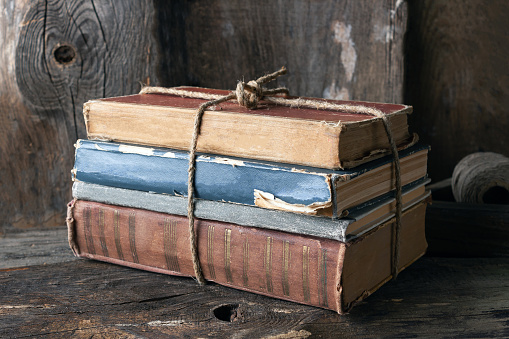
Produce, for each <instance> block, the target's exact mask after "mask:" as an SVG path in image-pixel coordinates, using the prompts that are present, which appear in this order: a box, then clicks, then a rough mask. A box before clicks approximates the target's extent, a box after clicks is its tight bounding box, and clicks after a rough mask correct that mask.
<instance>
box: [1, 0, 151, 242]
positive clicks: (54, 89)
mask: <svg viewBox="0 0 509 339" xmlns="http://www.w3.org/2000/svg"><path fill="white" fill-rule="evenodd" d="M0 7H1V8H2V9H3V10H2V11H0V45H1V46H2V50H1V51H0V129H1V133H0V159H2V161H1V162H0V181H1V187H2V189H1V190H0V233H2V231H3V229H6V228H9V227H12V226H14V227H29V226H34V225H37V226H55V225H62V224H63V223H64V217H65V204H66V203H67V201H68V200H69V199H70V185H71V182H70V174H69V171H70V169H71V168H72V165H73V154H74V148H73V143H74V142H75V140H76V139H77V138H78V137H85V136H86V135H85V125H84V122H83V116H82V104H83V102H84V101H86V100H89V99H92V98H99V97H104V96H113V95H123V94H129V93H134V92H137V91H138V90H139V88H140V84H139V82H140V81H143V82H147V83H148V82H149V81H150V82H152V83H156V84H157V77H156V67H157V65H158V63H159V61H158V50H157V44H156V42H155V41H156V36H155V35H153V34H152V29H153V26H154V25H155V13H154V12H155V10H154V7H153V3H152V2H151V1H150V0H146V1H136V2H132V1H129V2H102V1H100V2H97V1H95V2H94V1H91V0H88V1H60V0H52V1H42V0H39V1H21V0H0Z"/></svg>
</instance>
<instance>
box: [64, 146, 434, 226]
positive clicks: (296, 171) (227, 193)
mask: <svg viewBox="0 0 509 339" xmlns="http://www.w3.org/2000/svg"><path fill="white" fill-rule="evenodd" d="M427 153H428V148H427V147H424V146H417V145H416V146H413V147H411V148H409V149H406V150H404V151H402V152H401V179H402V184H403V185H407V184H409V183H411V182H414V181H416V180H418V179H420V178H423V177H425V176H426V172H427V170H426V165H427ZM187 169H188V153H187V152H185V151H178V150H174V149H162V148H150V147H142V146H135V145H131V144H119V143H112V142H101V141H89V140H78V142H77V144H76V158H75V165H74V169H73V179H74V180H75V181H82V182H88V183H93V184H99V185H104V186H111V187H118V188H125V189H131V190H138V191H145V192H154V193H161V194H169V195H176V196H184V195H186V194H187V177H188V174H187ZM394 185H395V179H394V174H393V170H392V157H391V156H386V157H384V158H381V159H377V160H374V161H372V162H370V163H367V164H364V165H361V166H358V167H356V168H355V169H351V170H328V169H320V168H311V167H303V166H298V165H287V164H278V163H269V162H259V161H258V162H257V161H254V160H248V159H243V158H233V157H217V156H213V155H207V154H202V155H200V156H198V157H197V159H196V179H195V196H196V198H200V199H204V200H217V201H226V202H231V203H239V204H246V205H256V206H259V207H264V208H270V209H279V210H284V211H291V212H298V213H304V214H310V215H326V216H332V217H340V216H342V215H345V214H346V211H347V210H348V209H349V208H351V207H354V206H356V205H359V204H361V203H363V202H366V201H368V200H371V199H373V198H376V197H378V196H381V195H383V194H385V193H387V192H390V191H391V190H394Z"/></svg>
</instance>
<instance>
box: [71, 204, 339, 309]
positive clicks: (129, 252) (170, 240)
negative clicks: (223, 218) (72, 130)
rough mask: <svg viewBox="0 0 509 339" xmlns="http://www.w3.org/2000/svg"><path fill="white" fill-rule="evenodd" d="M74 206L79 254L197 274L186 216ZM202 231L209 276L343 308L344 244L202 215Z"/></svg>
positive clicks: (199, 229)
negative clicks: (205, 218) (209, 218)
mask: <svg viewBox="0 0 509 339" xmlns="http://www.w3.org/2000/svg"><path fill="white" fill-rule="evenodd" d="M69 209H70V216H71V218H70V219H69V220H71V221H72V222H71V223H70V225H69V226H70V230H69V231H70V233H69V234H70V241H71V243H72V245H71V247H72V248H73V249H74V250H75V252H76V254H77V255H78V256H81V257H86V258H90V259H96V260H102V261H107V262H111V263H115V264H120V265H125V266H129V267H134V268H139V269H143V270H148V271H154V272H159V273H166V274H171V275H181V276H193V275H194V270H193V264H192V260H191V250H190V246H189V234H188V221H187V218H186V217H182V216H176V215H170V214H164V213H158V212H153V211H147V210H141V209H133V208H126V207H120V206H113V205H107V204H101V203H96V202H89V201H82V200H79V201H73V202H72V203H71V204H70V207H69ZM195 230H196V237H197V245H198V251H199V260H200V263H201V266H202V270H203V274H204V277H205V279H207V280H210V281H214V282H217V283H219V284H222V285H225V286H229V287H233V288H236V289H241V290H246V291H250V292H254V293H258V294H263V295H267V296H271V297H276V298H280V299H285V300H290V301H294V302H298V303H303V304H308V305H313V306H318V307H322V308H327V309H332V310H335V311H337V312H340V313H341V312H342V309H341V299H340V294H341V286H340V277H341V270H342V268H343V260H344V255H345V250H346V246H345V244H344V243H341V242H338V241H334V240H328V239H321V238H316V237H309V236H300V235H297V234H289V233H284V232H278V231H271V230H266V229H259V228H253V227H244V226H238V225H234V224H228V223H223V222H217V221H209V220H198V219H197V220H196V223H195Z"/></svg>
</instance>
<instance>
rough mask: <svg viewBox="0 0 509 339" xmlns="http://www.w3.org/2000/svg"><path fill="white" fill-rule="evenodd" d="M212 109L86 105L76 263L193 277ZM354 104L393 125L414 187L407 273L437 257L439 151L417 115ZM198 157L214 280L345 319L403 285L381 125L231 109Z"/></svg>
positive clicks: (404, 240) (286, 111)
mask: <svg viewBox="0 0 509 339" xmlns="http://www.w3.org/2000/svg"><path fill="white" fill-rule="evenodd" d="M185 89H186V90H188V91H197V92H206V93H213V94H221V95H224V94H227V93H228V92H226V91H220V90H210V89H200V88H185ZM317 100H323V99H317ZM203 102H206V100H202V99H192V98H185V97H180V96H172V95H163V94H137V95H131V96H124V97H116V98H106V99H99V100H92V101H89V102H87V103H86V104H85V105H84V116H85V122H86V127H87V133H88V140H78V142H77V144H76V158H75V166H74V168H73V170H72V174H73V181H74V183H73V188H72V192H73V197H74V200H73V201H72V202H71V203H70V204H69V210H68V213H69V218H68V226H69V236H70V243H71V247H72V248H73V250H74V252H75V254H76V255H78V256H80V257H85V258H91V259H96V260H102V261H107V262H111V263H115V264H120V265H125V266H129V267H134V268H139V269H143V270H148V271H154V272H160V273H166V274H171V275H181V276H193V275H194V270H193V263H192V254H191V250H190V243H189V229H188V219H187V212H188V211H187V208H188V207H187V180H188V172H187V171H188V162H189V153H188V151H186V149H187V148H188V147H189V144H190V140H191V137H192V133H193V124H194V117H195V113H196V110H197V108H198V107H199V106H200V105H201V104H202V103H203ZM331 102H334V103H345V102H337V101H331ZM346 103H347V104H350V105H363V106H368V107H374V108H376V109H379V110H381V111H382V112H384V113H385V114H387V116H388V117H389V120H390V122H391V125H392V131H393V135H394V138H395V141H396V143H397V145H398V147H399V149H400V152H399V157H400V164H401V181H402V186H403V189H402V193H403V195H402V201H403V213H402V218H401V231H400V234H399V246H398V247H399V248H398V251H399V261H398V263H399V267H398V270H402V269H403V268H405V267H407V266H408V265H410V264H411V263H412V262H414V261H415V260H416V259H418V258H419V257H420V256H422V255H423V254H424V253H425V251H426V247H427V244H426V240H425V234H424V216H425V210H426V204H427V201H428V197H429V193H428V192H426V190H425V184H426V183H427V158H428V147H426V146H423V145H419V144H418V143H417V142H416V139H417V138H416V136H415V135H413V134H411V133H410V132H409V127H408V120H407V116H408V114H409V113H410V112H411V107H409V106H405V105H396V104H380V103H367V102H346ZM197 151H198V152H199V153H198V154H197V157H196V173H195V186H194V187H195V197H196V198H197V199H196V203H195V210H194V215H195V216H196V218H197V219H195V233H196V240H197V243H196V244H197V249H198V258H199V261H200V264H201V267H202V271H203V275H204V277H205V279H206V280H209V281H214V282H216V283H218V284H222V285H225V286H229V287H233V288H237V289H241V290H246V291H250V292H254V293H258V294H263V295H267V296H271V297H275V298H280V299H285V300H291V301H294V302H298V303H303V304H308V305H314V306H317V307H322V308H327V309H332V310H335V311H337V312H338V313H345V312H347V311H348V310H349V309H350V308H351V307H352V306H353V305H354V304H355V303H357V302H359V301H360V300H362V299H363V298H365V297H366V296H368V295H370V294H371V293H372V292H373V291H375V290H376V289H378V288H379V287H380V286H382V285H383V284H384V283H385V282H387V281H388V280H390V279H391V274H392V273H391V272H392V267H391V263H392V255H393V254H392V251H393V247H394V243H393V241H392V238H393V237H392V234H393V231H394V228H393V225H394V223H395V198H394V196H395V174H394V168H393V167H394V166H393V157H392V155H391V154H390V150H389V145H388V141H387V135H386V131H385V129H384V127H383V124H382V122H381V121H380V119H376V118H373V117H371V116H368V115H362V114H351V113H344V112H340V111H330V110H317V109H308V108H292V107H286V106H278V105H274V104H271V103H268V102H261V104H260V105H259V107H258V108H257V109H255V110H248V109H246V108H244V107H241V106H239V105H238V104H237V103H235V102H225V103H222V104H220V105H219V106H216V107H213V108H212V109H210V110H207V111H206V113H205V114H204V116H203V120H202V124H201V134H200V136H199V139H198V144H197Z"/></svg>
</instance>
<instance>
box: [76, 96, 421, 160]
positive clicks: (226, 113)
mask: <svg viewBox="0 0 509 339" xmlns="http://www.w3.org/2000/svg"><path fill="white" fill-rule="evenodd" d="M182 89H184V90H188V91H197V92H205V93H212V94H220V95H226V94H228V93H229V92H227V91H221V90H212V89H204V88H187V87H184V88H182ZM315 100H320V101H328V102H334V103H338V104H350V105H362V106H367V107H372V108H376V109H379V110H381V111H382V112H383V113H385V114H387V115H388V116H389V120H390V122H391V126H392V132H393V134H394V138H395V141H396V144H397V145H398V146H399V147H401V148H404V147H407V146H409V145H411V144H413V143H414V142H415V141H416V138H417V137H416V135H412V134H411V133H410V132H409V130H408V122H407V115H408V114H409V113H410V112H411V111H412V108H411V107H410V106H405V105H397V104H384V103H370V102H355V101H334V100H325V99H315ZM206 101H207V100H202V99H192V98H184V97H180V96H172V95H162V94H137V95H129V96H123V97H115V98H106V99H98V100H92V101H89V102H87V103H85V105H84V109H83V112H84V116H85V123H86V128H87V133H88V138H89V139H98V140H109V141H119V142H127V143H134V144H145V145H150V146H158V147H168V148H177V149H184V150H187V149H189V144H190V140H191V136H192V132H193V125H194V116H195V112H196V110H197V109H198V107H199V106H200V104H202V103H204V102H206ZM197 150H198V151H199V152H205V153H213V154H221V155H228V156H240V157H246V158H250V159H259V160H267V161H273V162H284V163H291V164H300V165H305V166H312V167H324V168H330V169H339V168H351V167H355V166H358V165H359V164H362V163H365V162H367V161H370V160H373V159H374V158H377V157H381V156H383V155H386V154H388V153H390V150H389V144H388V141H387V135H386V131H385V129H384V127H383V124H382V122H381V121H380V119H376V118H374V117H372V116H369V115H363V114H352V113H345V112H340V111H328V110H318V109H309V108H296V107H286V106H278V105H274V104H271V103H268V102H262V104H261V106H260V107H259V108H258V109H255V110H248V109H246V108H244V107H242V106H239V105H238V104H237V103H235V102H225V103H222V104H221V105H219V106H217V107H215V108H214V109H213V110H207V111H206V112H205V114H204V116H203V120H202V124H201V133H200V138H199V139H198V145H197Z"/></svg>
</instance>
